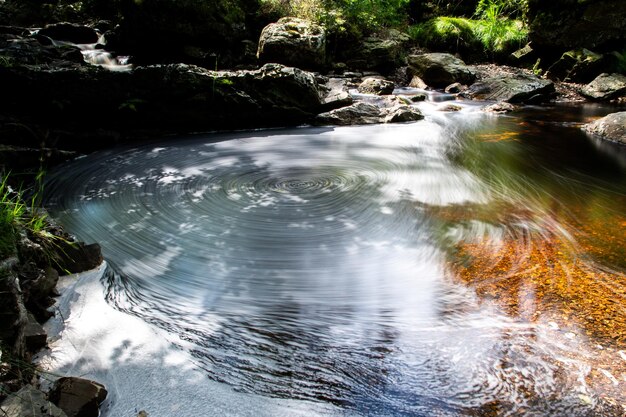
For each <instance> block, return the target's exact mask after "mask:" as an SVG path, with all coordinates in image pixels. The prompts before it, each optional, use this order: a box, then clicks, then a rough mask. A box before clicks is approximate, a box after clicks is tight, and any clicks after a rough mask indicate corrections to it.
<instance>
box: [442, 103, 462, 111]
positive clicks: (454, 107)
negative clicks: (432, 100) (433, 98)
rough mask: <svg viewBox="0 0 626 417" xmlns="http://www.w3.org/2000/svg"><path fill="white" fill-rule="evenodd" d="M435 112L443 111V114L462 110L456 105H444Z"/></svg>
mask: <svg viewBox="0 0 626 417" xmlns="http://www.w3.org/2000/svg"><path fill="white" fill-rule="evenodd" d="M437 110H439V111H445V112H455V111H461V110H463V107H461V106H459V105H458V104H452V103H448V104H444V105H443V106H441V107H439V108H438V109H437Z"/></svg>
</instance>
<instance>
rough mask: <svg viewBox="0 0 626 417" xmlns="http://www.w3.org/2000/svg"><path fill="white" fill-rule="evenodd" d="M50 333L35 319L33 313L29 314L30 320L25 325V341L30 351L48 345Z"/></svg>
mask: <svg viewBox="0 0 626 417" xmlns="http://www.w3.org/2000/svg"><path fill="white" fill-rule="evenodd" d="M47 341H48V334H47V333H46V331H45V330H44V328H43V326H42V325H41V324H39V323H38V322H37V320H35V317H33V315H32V314H29V315H28V322H27V323H26V326H24V342H25V343H26V349H27V350H28V351H29V352H32V353H34V352H37V351H39V350H41V349H42V348H44V347H45V346H46V343H47Z"/></svg>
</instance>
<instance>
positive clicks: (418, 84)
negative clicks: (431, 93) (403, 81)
mask: <svg viewBox="0 0 626 417" xmlns="http://www.w3.org/2000/svg"><path fill="white" fill-rule="evenodd" d="M409 87H412V88H419V89H421V90H426V89H427V88H428V86H427V85H426V83H425V82H424V80H422V79H421V78H420V77H418V76H417V75H414V76H412V77H411V81H410V82H409Z"/></svg>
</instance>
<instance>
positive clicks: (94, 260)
mask: <svg viewBox="0 0 626 417" xmlns="http://www.w3.org/2000/svg"><path fill="white" fill-rule="evenodd" d="M56 245H57V246H56V262H55V265H54V266H55V268H57V270H58V271H59V273H60V274H76V273H79V272H84V271H89V270H90V269H94V268H97V267H98V265H100V264H101V263H102V261H103V258H102V252H101V250H100V245H99V244H97V243H92V244H90V245H87V244H85V243H83V242H64V241H59V242H57V244H56Z"/></svg>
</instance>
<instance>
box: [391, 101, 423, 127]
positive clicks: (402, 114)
mask: <svg viewBox="0 0 626 417" xmlns="http://www.w3.org/2000/svg"><path fill="white" fill-rule="evenodd" d="M386 113H387V115H386V116H385V118H384V122H385V123H405V122H416V121H418V120H422V119H423V118H424V115H423V114H422V113H421V112H420V111H419V110H418V109H416V108H414V107H411V106H406V105H403V106H397V107H393V108H391V109H388V110H387V111H386Z"/></svg>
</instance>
